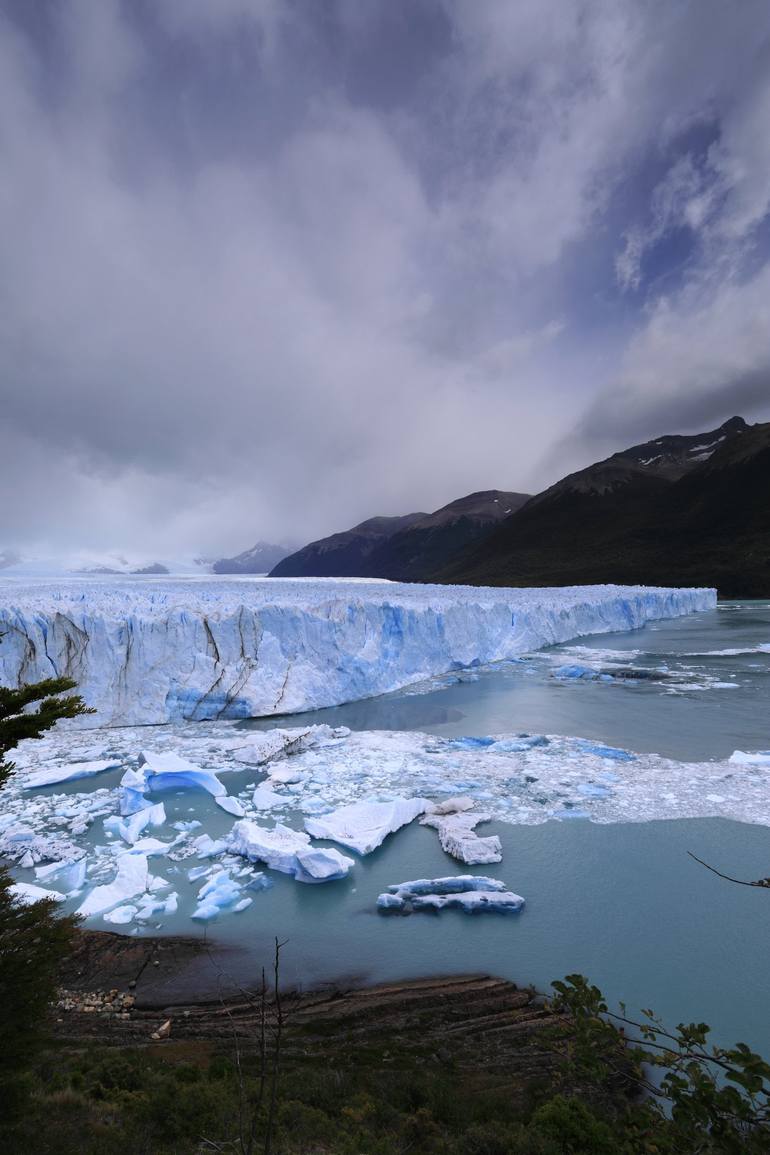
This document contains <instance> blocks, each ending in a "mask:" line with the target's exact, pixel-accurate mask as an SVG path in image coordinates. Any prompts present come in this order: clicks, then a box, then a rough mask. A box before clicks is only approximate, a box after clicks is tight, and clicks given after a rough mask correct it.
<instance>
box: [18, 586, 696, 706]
mask: <svg viewBox="0 0 770 1155" xmlns="http://www.w3.org/2000/svg"><path fill="white" fill-rule="evenodd" d="M715 605H716V591H715V590H712V589H663V588H651V587H650V588H648V587H643V586H608V585H605V586H573V587H564V588H558V589H492V588H483V587H473V586H430V585H400V584H398V583H389V582H356V581H351V580H345V581H342V580H326V581H324V580H314V581H302V580H291V579H248V578H241V579H237V580H224V579H216V580H215V579H196V578H187V579H184V578H174V579H169V580H157V579H153V580H152V581H150V580H148V579H146V578H135V579H131V578H127V577H115V576H110V577H109V578H107V577H103V578H101V579H96V578H80V579H78V580H72V579H62V580H59V581H56V582H53V581H51V580H45V579H41V580H38V581H35V580H32V579H21V578H16V579H14V578H5V579H4V580H3V581H2V582H0V684H2V685H6V686H19V685H22V684H25V683H28V682H33V681H37V680H41V679H43V678H50V677H51V676H67V677H71V678H73V679H74V680H75V681H76V682H77V683H78V687H79V689H80V691H81V693H82V694H83V696H84V697H85V699H86V701H87V702H88V704H89V705H91V706H93V707H94V708H95V710H96V714H95V715H93V716H91V717H89V718H87V719H79V720H78V722H77V723H72V725H82V726H88V725H91V726H121V725H147V724H160V723H168V722H173V721H179V720H182V719H186V720H191V721H201V720H209V719H225V718H245V717H255V716H266V715H271V714H291V713H297V712H301V711H304V710H310V709H315V708H320V707H325V706H334V705H340V704H341V703H344V702H349V701H353V700H356V699H360V698H365V697H370V696H372V695H376V694H382V693H386V692H389V691H392V690H397V689H401V688H402V687H404V686H406V685H410V684H412V683H415V682H419V681H422V680H425V679H427V678H430V677H434V676H436V675H438V674H441V673H446V672H447V671H450V670H452V669H461V668H468V667H473V666H478V665H481V664H487V663H490V662H496V661H501V660H504V659H510V658H513V657H515V656H517V655H519V654H522V653H526V652H529V651H532V650H536V649H539V648H540V647H542V646H546V645H552V644H555V643H558V642H565V641H569V640H571V639H574V638H579V637H582V636H585V635H587V634H597V633H607V632H610V631H612V630H628V629H634V628H637V627H640V626H642V625H644V624H645V623H646V622H650V621H654V620H658V619H661V618H671V617H678V616H680V615H683V614H688V613H692V612H695V611H702V610H708V609H711V608H713V607H714V606H715Z"/></svg>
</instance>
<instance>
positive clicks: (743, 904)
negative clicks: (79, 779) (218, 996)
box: [65, 602, 770, 1054]
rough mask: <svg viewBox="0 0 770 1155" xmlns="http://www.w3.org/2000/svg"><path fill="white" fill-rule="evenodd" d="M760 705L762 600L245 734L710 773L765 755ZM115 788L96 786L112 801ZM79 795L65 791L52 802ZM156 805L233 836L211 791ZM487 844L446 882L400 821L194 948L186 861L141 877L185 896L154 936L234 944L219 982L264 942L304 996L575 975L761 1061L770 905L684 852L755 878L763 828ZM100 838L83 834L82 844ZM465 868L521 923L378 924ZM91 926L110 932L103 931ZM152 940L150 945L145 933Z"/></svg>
mask: <svg viewBox="0 0 770 1155" xmlns="http://www.w3.org/2000/svg"><path fill="white" fill-rule="evenodd" d="M763 646H766V647H767V652H765V651H764V650H763V649H762V647H763ZM725 651H732V652H730V653H726V652H725ZM565 669H566V670H568V671H572V673H568V674H566V675H565V673H564V671H565ZM576 669H578V670H582V673H579V674H578V676H575V670H576ZM769 690H770V603H766V602H763V603H758V602H755V603H731V604H730V603H728V604H725V605H722V606H720V607H719V608H718V609H716V610H714V611H712V612H709V613H703V614H697V615H693V616H692V617H689V618H684V619H679V620H677V621H673V622H662V623H659V624H656V625H652V626H648V627H646V628H645V629H643V630H640V631H635V632H629V633H626V634H610V635H602V636H600V637H594V638H586V639H582V640H581V641H580V643H579V645H578V646H576V645H574V644H573V645H569V646H560V647H554V648H553V649H552V650H550V651H543V652H541V653H538V654H534V655H530V656H528V657H527V658H526V659H525V660H522V661H520V662H513V663H505V664H502V665H500V666H497V667H495V668H491V669H487V670H478V671H466V672H459V673H456V674H452V675H449V676H447V677H446V678H442V679H436V680H435V681H434V682H432V683H431V684H430V685H426V686H422V687H413V688H411V689H409V690H407V691H402V692H400V693H397V694H391V695H388V696H384V697H380V698H376V699H370V700H368V701H365V702H358V703H351V704H349V705H347V706H344V707H339V708H335V709H330V710H323V711H317V712H315V713H313V714H305V715H292V716H291V717H288V718H272V719H269V720H261V721H256V722H249V723H244V726H246V727H249V726H256V727H259V728H264V727H269V726H276V725H290V726H297V725H302V724H305V723H307V722H327V723H329V724H332V725H343V724H344V725H347V726H350V727H351V728H353V729H382V728H385V729H395V730H424V731H428V732H431V733H435V734H440V735H444V736H457V735H468V734H471V735H485V734H489V733H495V732H501V731H503V732H505V731H507V732H510V731H523V730H524V731H530V732H547V733H557V734H559V733H560V734H565V735H574V736H578V737H585V738H590V739H595V740H599V741H602V742H607V743H609V744H611V745H613V746H620V747H625V748H627V749H631V750H638V751H655V752H658V753H661V754H664V755H667V756H669V757H673V758H677V759H682V760H685V759H686V760H698V759H712V758H724V757H725V756H727V755H729V754H730V753H731V752H732V751H733V750H734V749H736V748H739V749H743V750H761V749H770V710H768V705H769V704H770V694H769V693H768V691H769ZM120 773H121V772H120V771H116V772H114V773H110V774H106V775H104V776H103V778H101V779H100V780H99V783H98V784H99V785H100V786H113V785H115V784H116V782H117V779H118V778H119V776H120ZM258 777H259V775H258V774H255V770H254V769H253V768H251V769H246V770H244V771H243V772H242V773H239V774H229V775H228V780H227V785H228V789H229V790H230V792H231V793H236V792H237V791H238V790H239V789H242V788H243V787H244V786H245V784H246V782H248V781H254V780H255V778H258ZM82 787H83V784H82V783H72V784H71V786H70V787H68V788H67V789H65V793H68V792H70V791H72V792H75V791H76V790H78V789H82ZM768 788H770V784H769V787H768ZM162 800H163V801H164V803H165V804H166V808H167V811H168V814H169V821H175V820H177V819H179V818H185V819H189V818H191V817H196V816H197V817H199V818H200V819H201V820H202V822H203V828H204V829H205V830H206V831H207V832H208V833H210V834H211V835H212V837H217V836H218V835H220V834H224V833H225V832H226V831H227V830H229V828H230V826H231V825H232V818H231V817H229V816H228V815H226V814H224V813H223V812H222V811H221V810H219V809H218V808H217V807H216V806H215V804H214V801H213V799H211V798H210V797H209V796H208V795H204V794H201V793H198V792H193V791H184V792H182V793H180V794H170V793H164V795H163V796H162ZM493 832H495V833H498V834H499V835H500V837H501V839H502V843H503V862H502V863H501V864H499V865H495V866H492V867H487V868H483V867H471V868H465V867H462V866H460V865H459V864H458V863H457V862H455V861H454V860H453V859H451V858H449V857H448V856H447V855H446V854H444V853H443V851H442V850H441V849H440V846H439V844H438V840H437V838H436V835H435V832H434V831H432V830H429V829H426V828H423V827H420V826H418V825H413V826H411V827H409V828H406V829H403V830H401V831H399V832H398V833H397V834H395V835H394V836H392V837H391V838H389V839H388V840H387V841H386V843H385V844H384V845H383V846H382V847H381V848H380V849H379V850H378V851H376V852H375V853H374V854H372V855H370V856H368V857H366V858H363V859H360V860H358V861H357V863H356V866H355V869H354V870H353V871H352V872H351V874H350V876H349V877H348V878H347V879H344V880H341V881H339V882H334V883H327V884H325V885H322V886H304V885H302V884H298V883H296V882H295V881H294V880H293V879H291V878H289V877H287V876H285V875H281V874H278V873H276V872H272V871H268V872H267V873H268V874H269V875H270V877H271V880H272V883H273V885H272V887H271V888H270V889H268V890H265V891H262V892H258V893H254V894H253V898H254V901H253V904H252V906H251V907H250V908H249V909H248V910H246V911H244V912H242V913H240V914H237V915H233V914H230V915H227V914H223V915H222V916H220V917H219V918H218V919H217V920H216V921H215V922H212V923H210V924H208V926H207V928H206V930H205V932H204V930H203V929H202V928H201V927H200V925H199V924H197V923H195V922H193V921H191V919H190V913H191V911H192V908H193V896H194V893H195V891H196V890H197V888H198V886H191V885H190V884H189V883H188V882H187V880H186V871H187V869H189V867H190V866H191V865H195V860H186V861H185V862H183V863H180V864H173V863H165V864H164V863H163V862H162V861H160V860H158V859H154V860H152V869H153V871H155V872H157V873H160V874H166V875H168V877H169V880H170V881H171V882H172V884H173V886H174V888H177V887H178V888H179V892H180V907H179V912H178V914H176V915H174V916H171V917H168V918H165V919H164V923H163V927H162V930H163V931H166V932H173V933H186V934H196V935H202V934H204V933H205V934H206V935H207V937H208V938H209V939H210V940H213V941H215V942H218V943H222V944H225V945H227V946H228V947H230V948H232V949H231V950H229V951H228V952H227V954H226V958H225V961H224V964H223V969H224V971H225V975H226V977H229V978H231V979H234V980H237V981H238V982H240V983H244V984H248V983H249V982H251V981H254V980H255V979H256V977H257V975H258V973H259V969H260V968H261V966H262V965H263V964H265V963H268V962H269V959H270V953H271V951H272V942H273V938H274V936H275V935H278V936H279V937H280V938H281V939H285V940H287V945H286V948H285V950H284V954H283V973H284V977H285V978H286V979H287V981H290V982H293V983H294V982H296V983H301V984H304V985H305V986H308V985H312V984H314V983H318V982H324V981H330V980H346V979H349V980H357V981H358V980H387V979H395V978H403V977H408V976H419V975H425V974H437V973H460V972H486V973H494V974H498V975H502V976H505V977H507V978H510V979H512V980H514V981H515V982H518V983H521V984H528V983H533V984H535V985H536V986H538V987H539V988H541V989H546V988H547V986H548V984H549V983H550V981H551V980H553V979H555V978H559V977H562V976H563V975H565V974H566V973H569V972H574V971H579V972H582V973H585V974H586V975H588V976H589V977H590V978H591V980H592V981H593V982H595V983H597V984H598V985H599V986H601V987H602V988H603V990H604V991H605V994H606V995H607V997H608V998H609V999H610V1000H611V1001H614V1002H617V1001H619V1000H623V1001H625V1002H626V1003H627V1005H628V1007H629V1008H630V1009H632V1010H638V1008H640V1007H642V1006H651V1007H654V1008H655V1010H656V1011H657V1012H658V1013H660V1014H661V1015H662V1016H663V1017H664V1018H665V1019H667V1020H668V1021H670V1022H672V1023H674V1024H675V1023H677V1022H679V1021H690V1020H697V1021H706V1022H709V1023H711V1025H712V1026H713V1027H714V1028H715V1032H716V1035H717V1037H718V1038H719V1039H720V1040H721V1041H723V1042H727V1043H729V1042H734V1041H736V1040H738V1039H743V1040H745V1041H746V1042H748V1043H750V1044H751V1045H753V1046H755V1047H758V1048H760V1049H761V1050H763V1051H764V1052H765V1053H766V1054H770V1013H768V1009H767V1000H766V998H765V995H764V985H765V981H766V969H767V968H766V960H767V958H768V957H770V894H768V892H767V891H765V890H752V889H749V888H746V887H739V886H734V885H731V884H729V883H727V882H724V881H722V880H720V879H719V878H717V877H716V876H715V875H713V874H711V873H710V872H709V871H707V870H705V869H704V868H703V867H701V866H698V865H697V864H696V863H695V862H693V861H692V859H690V858H689V857H688V855H687V851H688V850H692V851H693V852H694V853H696V854H697V855H698V856H699V857H701V858H703V859H706V860H707V861H709V862H712V863H713V864H714V865H715V866H717V867H719V868H720V869H723V870H726V871H727V872H728V873H732V874H735V875H737V876H738V877H745V878H754V877H760V876H764V875H767V874H770V829H768V828H765V827H761V826H756V825H748V824H742V823H737V822H731V821H727V820H724V819H715V818H710V819H686V820H679V821H658V822H647V823H634V824H622V825H621V824H616V825H595V824H591V823H588V822H585V821H581V820H577V821H572V822H556V821H551V822H547V823H545V824H542V825H537V826H510V825H502V824H499V823H498V824H490V825H489V826H486V827H482V828H481V830H480V833H482V834H486V833H493ZM100 837H103V836H102V835H101V832H100V830H98V829H97V828H94V829H93V831H92V833H91V834H90V835H89V838H91V839H92V840H96V839H98V838H100ZM464 872H471V873H475V874H482V873H490V874H492V875H493V876H495V877H497V878H500V879H502V880H503V881H505V882H506V884H507V885H508V886H509V887H510V888H511V889H512V890H514V891H516V892H517V893H519V894H521V895H523V896H524V897H525V899H526V906H525V908H524V910H523V911H522V912H521V913H520V914H518V915H513V916H510V915H509V916H476V917H473V916H468V915H463V914H462V913H459V912H453V911H447V912H444V913H443V914H441V915H428V914H422V915H413V916H411V917H408V918H403V917H387V916H382V915H379V914H378V913H377V912H376V909H375V902H376V898H377V895H378V894H379V893H380V892H381V891H383V890H385V889H386V888H387V886H388V885H390V884H392V883H399V882H403V881H406V880H408V879H413V878H418V877H425V876H434V877H435V876H440V875H445V874H456V873H464ZM198 885H200V884H198ZM92 925H94V926H99V925H102V926H103V927H104V929H111V930H114V929H116V928H115V927H112V926H109V925H108V924H106V923H100V922H99V921H98V920H95V921H94V922H93V924H92ZM147 932H148V933H157V930H156V927H155V926H153V925H150V926H148V927H147ZM216 982H217V979H216V975H215V973H214V971H213V970H212V971H211V973H210V974H206V973H205V964H204V970H203V972H202V973H201V983H202V985H204V986H205V985H206V984H208V987H209V989H215V987H216Z"/></svg>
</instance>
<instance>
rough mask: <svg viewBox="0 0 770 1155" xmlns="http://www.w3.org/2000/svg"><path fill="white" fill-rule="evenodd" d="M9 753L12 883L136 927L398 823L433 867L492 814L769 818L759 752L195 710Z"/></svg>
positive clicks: (392, 904) (469, 856) (342, 850)
mask: <svg viewBox="0 0 770 1155" xmlns="http://www.w3.org/2000/svg"><path fill="white" fill-rule="evenodd" d="M14 757H15V759H16V763H17V772H16V774H15V775H14V776H13V777H12V779H11V782H10V784H9V786H8V787H7V788H6V789H5V790H4V791H3V811H2V814H0V854H3V855H5V856H6V857H8V858H10V859H11V860H13V861H14V863H15V864H16V867H17V871H16V873H17V877H18V878H19V879H20V881H19V882H18V883H17V890H16V893H17V895H18V896H19V897H20V898H21V899H27V900H30V901H33V900H35V899H36V898H40V897H52V898H54V899H55V900H57V901H61V902H65V903H66V904H67V909H74V910H78V911H79V912H80V913H81V914H82V915H84V916H85V917H87V918H90V919H99V918H101V919H103V920H104V921H105V922H106V923H108V924H116V925H121V926H128V925H129V924H131V925H132V928H134V929H135V928H138V927H141V926H148V927H153V928H155V927H158V926H163V925H164V920H165V919H166V918H167V917H168V916H170V915H173V914H176V913H177V911H178V912H179V914H180V916H185V915H187V916H189V917H191V918H193V919H195V920H198V921H199V922H206V921H208V920H210V919H212V918H215V917H217V916H219V915H220V914H228V913H231V914H237V913H238V912H239V911H242V910H245V909H246V908H247V907H248V906H250V905H251V904H252V903H255V902H259V893H260V891H261V890H263V889H265V888H267V887H269V886H270V885H271V882H270V872H271V871H280V872H282V873H284V874H288V875H291V876H292V877H293V878H294V879H296V880H297V882H298V883H301V884H306V885H314V884H315V885H318V884H329V883H333V882H334V881H335V880H339V879H344V878H347V877H348V876H349V875H351V874H353V875H354V874H355V871H356V862H357V860H358V859H359V858H360V856H362V855H367V854H371V853H373V852H374V851H376V850H377V848H378V847H379V846H381V845H382V843H383V842H384V841H385V840H386V839H388V838H391V837H394V838H397V837H398V833H397V832H398V831H399V830H400V829H402V828H403V827H405V826H406V825H408V824H409V823H412V822H421V823H423V824H424V825H425V826H427V827H428V828H430V829H434V830H435V831H436V837H437V838H438V839H439V841H440V845H441V846H442V848H443V850H444V851H445V852H446V854H447V856H448V858H447V866H450V865H451V864H452V860H454V861H455V862H458V863H463V864H467V865H481V864H491V863H495V862H499V861H500V860H501V847H500V842H499V839H498V838H497V837H496V836H495V835H485V834H484V829H483V824H484V823H485V822H487V821H489V820H491V819H497V820H503V821H506V822H511V823H527V824H532V823H540V822H545V821H547V820H549V819H554V820H560V821H576V820H581V819H584V820H585V819H589V820H592V821H594V822H601V823H607V822H639V821H645V820H648V819H653V818H684V817H707V816H721V817H725V818H733V819H738V820H741V821H748V822H755V823H763V824H765V825H770V794H769V792H768V790H767V775H768V772H769V771H770V751H769V752H767V753H753V754H743V753H741V752H740V751H736V752H735V753H734V754H733V755H732V757H731V758H729V759H728V760H725V761H721V762H703V763H695V762H693V763H685V762H675V761H672V760H670V759H666V758H662V757H659V756H657V755H652V754H633V753H631V752H629V751H626V750H622V749H616V748H613V747H610V746H604V745H601V744H599V743H595V742H590V741H587V740H584V739H577V738H565V737H558V736H552V735H550V736H549V735H546V734H508V735H494V736H487V737H468V738H438V737H435V736H431V735H428V734H422V733H417V732H395V731H362V732H357V733H356V732H350V731H349V730H347V729H346V728H344V727H339V728H337V729H332V728H330V727H329V726H324V725H321V726H309V727H304V728H288V729H273V730H265V731H261V730H249V729H244V728H242V727H239V726H238V724H237V723H233V722H204V723H200V724H199V725H197V726H191V725H189V724H186V725H185V724H175V725H169V726H165V727H161V728H158V729H154V730H148V729H147V728H122V729H121V728H117V729H101V730H97V731H86V732H84V731H79V732H78V731H69V732H66V731H63V732H62V733H58V732H57V733H56V734H55V735H51V734H49V735H47V736H46V737H44V738H42V739H40V740H38V741H26V742H24V743H22V744H21V746H20V747H19V749H18V752H17V753H16V754H15V755H14ZM207 798H208V802H206V799H207ZM203 803H205V805H203ZM181 815H184V817H182V816H181ZM193 815H195V816H193ZM207 815H208V820H209V821H210V820H211V819H212V816H213V818H215V819H216V822H215V826H216V829H214V830H212V831H211V832H210V831H208V830H206V829H205V821H202V820H201V818H203V819H204V820H205V819H206V816H207ZM479 827H480V828H481V829H480V830H479V829H478V828H479ZM212 834H213V836H212ZM468 879H471V880H472V881H470V882H469V881H468ZM369 902H370V905H371V907H372V908H373V909H375V908H376V909H379V910H380V911H381V912H383V913H391V912H393V911H396V912H399V913H402V914H408V913H411V912H413V911H418V910H426V909H430V910H434V911H436V910H442V909H444V908H445V907H450V908H451V907H454V908H459V909H460V910H462V911H465V912H466V913H477V912H481V911H487V912H498V913H499V912H503V913H506V912H508V913H510V912H511V911H517V910H519V909H520V908H521V905H522V903H523V899H522V898H521V896H519V895H516V894H514V893H513V892H510V891H506V890H505V887H504V885H503V884H502V883H500V882H498V881H497V880H495V879H489V878H488V877H487V876H485V875H484V876H478V875H477V876H473V875H471V876H467V875H455V876H448V877H443V878H438V879H418V880H416V881H413V882H403V883H396V884H394V885H393V886H392V887H391V888H390V891H389V892H388V893H387V894H385V895H380V896H379V897H378V896H377V895H376V894H372V895H371V896H370V897H369Z"/></svg>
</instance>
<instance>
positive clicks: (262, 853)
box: [228, 819, 354, 882]
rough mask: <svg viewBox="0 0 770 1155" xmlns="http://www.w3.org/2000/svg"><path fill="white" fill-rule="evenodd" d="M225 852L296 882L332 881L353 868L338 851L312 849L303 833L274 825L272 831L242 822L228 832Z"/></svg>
mask: <svg viewBox="0 0 770 1155" xmlns="http://www.w3.org/2000/svg"><path fill="white" fill-rule="evenodd" d="M228 849H229V850H230V851H231V852H232V853H233V854H240V855H242V856H243V857H244V858H248V860H249V861H250V862H264V863H265V865H266V866H270V867H272V869H273V870H279V871H281V873H282V874H293V875H294V877H295V878H296V879H297V881H298V882H331V881H332V880H333V879H337V878H344V877H345V876H346V875H347V873H348V872H349V870H350V868H351V867H352V866H353V865H354V863H353V859H352V858H346V857H345V855H344V854H340V852H339V851H338V850H333V849H326V848H322V847H320V846H311V844H310V838H309V836H308V835H307V834H305V833H304V831H302V830H292V829H291V828H290V827H288V826H283V825H282V824H281V823H280V822H277V823H276V824H275V826H274V827H273V829H272V830H267V829H266V828H265V827H264V826H258V825H257V823H256V822H251V821H249V820H247V819H244V820H243V821H241V822H236V824H235V826H233V829H232V831H231V833H230V838H229V840H228Z"/></svg>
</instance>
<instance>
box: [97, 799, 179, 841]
mask: <svg viewBox="0 0 770 1155" xmlns="http://www.w3.org/2000/svg"><path fill="white" fill-rule="evenodd" d="M165 821H166V809H165V807H164V805H163V803H162V802H158V803H157V804H156V805H154V806H152V805H151V806H145V807H144V808H143V809H142V810H137V811H136V812H135V813H133V814H131V815H129V816H127V817H124V818H121V817H119V815H117V814H112V815H110V817H109V818H105V819H104V829H105V830H107V831H109V832H110V833H112V834H119V835H120V837H121V838H122V839H123V840H124V841H125V842H128V843H130V844H131V845H133V844H134V843H135V842H136V841H137V839H138V838H139V835H140V834H141V832H142V831H143V830H144V828H145V827H146V826H162V825H163V823H164V822H165Z"/></svg>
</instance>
